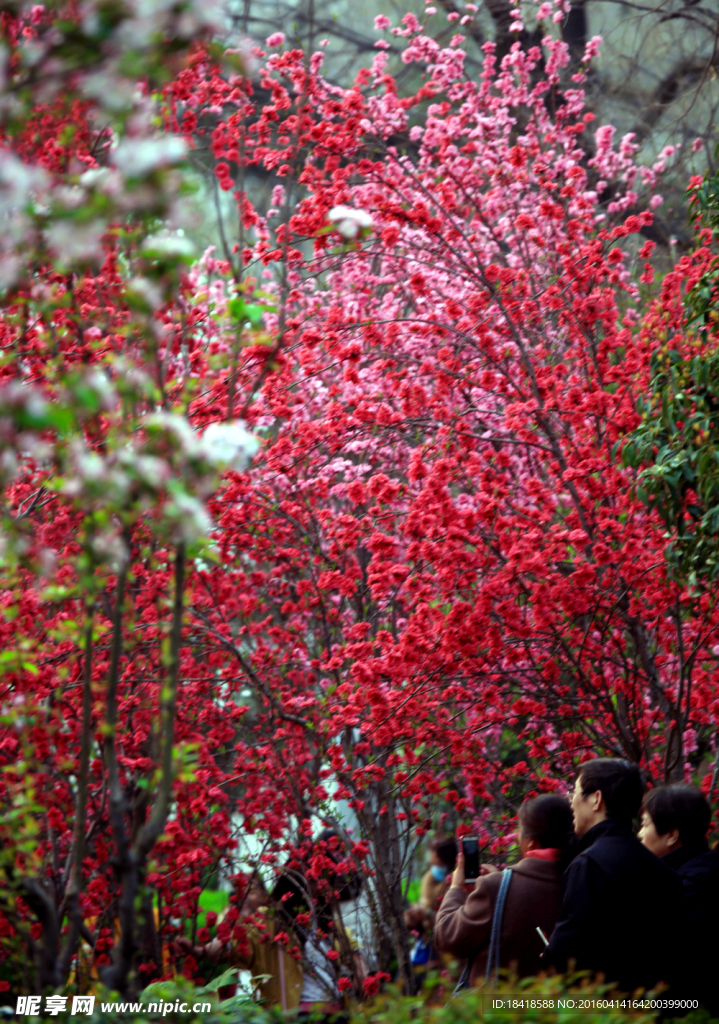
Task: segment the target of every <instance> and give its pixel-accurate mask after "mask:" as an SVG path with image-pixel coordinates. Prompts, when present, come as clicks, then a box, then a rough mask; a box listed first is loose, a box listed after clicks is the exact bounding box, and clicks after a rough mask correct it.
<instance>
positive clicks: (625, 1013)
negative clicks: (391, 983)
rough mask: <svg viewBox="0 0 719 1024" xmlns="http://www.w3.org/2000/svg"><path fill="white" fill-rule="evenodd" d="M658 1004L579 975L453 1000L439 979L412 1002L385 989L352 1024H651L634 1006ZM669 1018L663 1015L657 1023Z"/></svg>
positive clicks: (695, 1020)
mask: <svg viewBox="0 0 719 1024" xmlns="http://www.w3.org/2000/svg"><path fill="white" fill-rule="evenodd" d="M662 998H668V997H667V996H663V995H662V993H657V994H656V995H654V994H653V993H648V994H647V995H646V996H642V995H640V994H637V995H636V996H635V997H632V998H630V997H623V996H621V995H620V996H616V995H614V994H612V992H611V986H609V985H606V984H600V983H597V982H595V981H592V980H590V979H589V978H587V977H586V974H584V973H577V974H574V975H555V976H553V977H539V978H527V979H525V980H524V981H521V982H516V981H512V980H511V979H507V980H502V981H500V982H499V983H498V984H497V985H496V986H491V987H486V988H484V989H468V990H466V991H464V992H461V993H459V994H458V995H456V996H450V995H449V993H448V992H444V991H443V990H442V988H441V982H440V979H439V978H437V977H434V978H433V979H430V981H429V982H428V984H427V986H426V987H425V989H424V990H423V991H422V992H421V993H420V994H419V995H417V996H414V997H408V996H402V995H401V994H400V993H399V992H398V991H397V990H396V989H395V988H393V987H390V988H389V989H388V991H387V992H385V993H383V994H381V995H380V996H378V997H376V998H375V999H374V1000H372V1001H371V1002H368V1003H364V1004H362V1006H360V1007H359V1008H358V1010H357V1012H356V1013H355V1015H354V1016H353V1018H352V1024H410V1022H412V1024H475V1022H476V1021H478V1020H480V1019H481V1020H483V1021H484V1022H485V1024H558V1022H561V1024H605V1022H606V1024H610V1022H611V1024H625V1022H626V1024H629V1022H631V1024H650V1022H652V1024H653V1022H654V1021H655V1020H657V1019H658V1018H659V1016H660V1014H659V1012H658V1011H656V1010H642V1009H641V1008H640V1002H641V1000H642V999H646V1000H648V1001H649V1002H651V1001H652V1000H653V999H662ZM632 1000H635V1006H634V1007H632V1006H631V1003H632ZM562 1001H563V1002H564V1004H565V1005H564V1006H562V1005H561V1003H562ZM495 1003H501V1004H502V1005H500V1006H495V1005H494V1004H495ZM610 1003H611V1004H612V1005H611V1006H610V1005H608V1004H610ZM512 1004H513V1005H512ZM622 1004H623V1005H622ZM674 1016H675V1014H673V1013H671V1012H669V1011H668V1012H665V1013H664V1014H663V1016H662V1019H663V1020H668V1019H672V1018H673V1017H674ZM676 1016H677V1017H679V1016H681V1017H684V1018H685V1019H686V1021H690V1020H691V1022H692V1024H705V1022H706V1021H708V1020H709V1016H708V1014H707V1013H706V1011H704V1010H695V1011H692V1013H691V1015H690V1017H686V1012H685V1011H682V1012H679V1013H677V1014H676Z"/></svg>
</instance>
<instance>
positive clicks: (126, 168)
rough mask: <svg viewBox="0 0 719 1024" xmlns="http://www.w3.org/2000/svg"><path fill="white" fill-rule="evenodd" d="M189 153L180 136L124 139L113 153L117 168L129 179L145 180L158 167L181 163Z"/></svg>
mask: <svg viewBox="0 0 719 1024" xmlns="http://www.w3.org/2000/svg"><path fill="white" fill-rule="evenodd" d="M186 153H187V143H186V142H185V140H184V139H182V138H180V136H179V135H166V136H164V137H163V138H155V139H142V138H139V139H138V138H128V139H123V140H122V142H120V143H119V144H118V145H117V146H116V147H115V149H114V150H113V152H112V157H113V161H114V163H115V166H116V167H118V168H119V170H121V171H122V173H123V174H124V175H125V176H126V177H128V178H144V177H145V176H146V175H148V174H150V172H151V171H154V170H155V169H156V168H158V167H169V166H171V165H172V164H176V163H179V162H180V160H183V159H184V157H185V155H186Z"/></svg>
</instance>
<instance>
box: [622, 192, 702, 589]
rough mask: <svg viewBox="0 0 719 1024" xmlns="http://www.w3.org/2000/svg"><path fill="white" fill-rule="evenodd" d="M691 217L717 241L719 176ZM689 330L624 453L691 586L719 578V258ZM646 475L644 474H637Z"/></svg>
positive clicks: (669, 356)
mask: <svg viewBox="0 0 719 1024" xmlns="http://www.w3.org/2000/svg"><path fill="white" fill-rule="evenodd" d="M690 203H691V211H692V216H693V217H695V218H696V219H697V222H698V226H701V227H703V228H704V229H708V230H709V231H710V232H711V237H712V239H713V240H715V239H716V237H717V233H719V172H717V173H716V174H714V175H713V176H709V175H707V177H706V178H705V179H704V181H703V184H702V185H701V187H699V188H695V189H693V190H692V191H691V193H690ZM685 312H686V320H685V323H686V325H687V328H689V330H688V331H687V334H686V335H685V337H684V338H683V342H682V347H681V349H679V348H677V347H673V346H672V344H671V342H672V339H671V338H667V336H666V332H665V334H664V343H663V344H662V346H661V348H660V349H659V350H658V351H657V352H655V353H654V355H653V357H652V362H651V383H650V387H649V392H648V394H647V395H646V396H644V397H643V398H641V399H640V400H639V403H638V411H639V413H640V414H641V416H642V423H641V425H640V426H639V427H638V428H637V429H636V430H635V432H634V433H633V435H632V436H631V437H630V439H629V441H628V442H627V443H626V444H625V446H624V449H623V461H624V464H625V465H627V466H631V467H633V468H635V469H640V468H641V472H640V474H639V478H638V482H637V495H638V497H639V498H640V500H642V501H643V502H644V503H645V504H646V505H648V506H649V507H650V508H653V509H656V510H657V512H658V513H659V514H660V516H661V518H662V520H663V521H664V523H665V525H666V527H667V534H666V536H667V539H668V541H669V543H668V545H667V548H666V556H667V559H668V561H669V563H670V565H671V566H672V568H673V571H674V573H675V575H676V576H677V578H679V579H685V580H687V581H688V582H689V583H690V585H692V586H696V585H697V584H698V583H700V582H709V581H712V580H714V579H715V578H716V577H717V574H718V573H719V337H718V336H717V334H716V328H717V323H718V322H719V258H714V259H712V260H710V261H709V262H708V263H707V266H706V268H705V269H704V271H703V273H702V274H701V275H700V277H699V278H698V280H697V281H696V283H695V284H694V285H693V286H692V287H691V288H690V290H689V291H688V292H687V294H686V297H685ZM642 467H643V468H642Z"/></svg>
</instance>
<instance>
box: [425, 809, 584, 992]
mask: <svg viewBox="0 0 719 1024" xmlns="http://www.w3.org/2000/svg"><path fill="white" fill-rule="evenodd" d="M573 836H574V830H573V826H572V808H571V807H570V805H569V802H568V801H567V800H565V799H564V798H563V797H560V796H555V795H554V794H545V795H543V796H538V797H535V798H534V799H531V800H526V801H525V802H524V803H523V804H522V807H521V809H520V812H519V848H520V851H521V853H522V859H521V860H520V861H519V862H518V863H517V864H515V865H513V868H512V875H511V879H510V881H509V888H508V890H507V893H506V902H505V905H504V912H503V917H502V927H501V930H500V935H499V967H500V969H512V970H515V971H516V973H517V975H518V977H527V976H530V975H534V974H537V973H538V972H539V970H540V969H541V966H540V957H541V955H542V952H543V950H544V940H543V938H542V935H544V936H548V935H551V933H552V930H553V928H554V925H555V923H556V921H557V918H558V916H559V911H560V907H561V877H562V872H563V871H564V869H565V867H566V866H567V864H568V863H569V860H570V858H571V848H572V844H573ZM468 867H469V868H470V871H469V872H468V871H467V868H468ZM470 875H473V876H474V877H469V876H470ZM502 875H503V873H502V872H501V871H499V870H498V869H497V868H495V867H493V866H492V865H488V864H486V865H481V866H480V864H479V843H478V840H477V837H476V836H471V837H465V840H464V842H463V843H462V844H461V845H460V850H459V853H458V855H457V867H456V868H455V871H454V874H453V876H452V886H451V888H450V889H449V892H448V893H447V895H446V896H445V897H444V899H443V901H442V905H441V906H440V908H439V911H438V913H437V921H436V924H435V929H434V943H435V945H436V947H437V949H438V950H439V951H440V952H443V953H451V954H452V955H453V956H456V957H459V958H462V959H466V960H468V961H470V971H469V984H470V985H476V984H477V983H478V982H479V981H481V979H483V978H484V976H485V974H486V969H487V955H488V952H489V941H490V935H491V931H492V920H493V917H494V911H495V905H496V903H497V896H498V894H499V890H500V885H501V882H502Z"/></svg>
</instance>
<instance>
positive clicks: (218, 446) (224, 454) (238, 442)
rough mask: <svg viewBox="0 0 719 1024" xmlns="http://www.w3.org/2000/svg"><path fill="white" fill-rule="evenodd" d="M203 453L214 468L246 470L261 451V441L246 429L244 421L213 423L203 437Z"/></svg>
mask: <svg viewBox="0 0 719 1024" xmlns="http://www.w3.org/2000/svg"><path fill="white" fill-rule="evenodd" d="M201 444H202V451H203V454H204V455H205V458H206V459H207V460H208V462H210V463H211V464H212V465H213V466H217V467H221V468H227V469H237V470H243V469H246V468H247V466H248V465H249V463H250V460H251V459H252V456H253V455H254V454H255V453H256V452H257V450H258V449H259V447H260V445H259V441H258V440H257V438H256V437H255V436H254V434H251V433H250V432H249V431H248V430H246V429H245V425H244V423H243V422H242V420H232V421H230V422H228V423H211V424H210V426H209V427H208V428H207V429H206V430H205V432H204V434H203V435H202V442H201Z"/></svg>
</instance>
